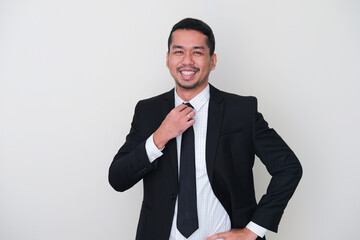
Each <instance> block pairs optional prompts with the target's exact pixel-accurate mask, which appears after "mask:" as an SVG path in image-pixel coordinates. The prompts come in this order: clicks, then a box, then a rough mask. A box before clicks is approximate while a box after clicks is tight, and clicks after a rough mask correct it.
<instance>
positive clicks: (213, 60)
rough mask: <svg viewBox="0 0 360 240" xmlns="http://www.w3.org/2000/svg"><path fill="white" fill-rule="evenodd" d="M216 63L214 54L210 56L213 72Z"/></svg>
mask: <svg viewBox="0 0 360 240" xmlns="http://www.w3.org/2000/svg"><path fill="white" fill-rule="evenodd" d="M216 62H217V57H216V54H215V53H214V54H213V55H212V56H211V70H214V69H215V67H216Z"/></svg>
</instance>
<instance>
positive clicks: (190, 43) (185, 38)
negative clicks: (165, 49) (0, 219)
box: [170, 29, 208, 48]
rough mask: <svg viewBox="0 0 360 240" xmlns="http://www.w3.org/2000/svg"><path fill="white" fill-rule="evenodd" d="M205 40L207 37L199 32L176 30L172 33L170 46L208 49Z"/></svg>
mask: <svg viewBox="0 0 360 240" xmlns="http://www.w3.org/2000/svg"><path fill="white" fill-rule="evenodd" d="M206 40H207V36H206V35H205V34H203V33H201V32H199V31H196V30H188V29H178V30H176V31H174V32H173V33H172V41H171V46H174V45H177V46H182V47H204V48H208V46H207V44H206ZM171 46H170V47H171Z"/></svg>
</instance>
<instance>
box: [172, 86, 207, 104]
mask: <svg viewBox="0 0 360 240" xmlns="http://www.w3.org/2000/svg"><path fill="white" fill-rule="evenodd" d="M206 86H207V84H205V85H204V86H201V87H200V86H199V87H197V88H194V89H186V88H182V87H180V86H179V85H176V93H177V95H178V96H179V97H180V98H181V99H182V100H184V101H185V102H189V101H190V100H191V99H193V98H194V97H196V96H197V95H198V94H199V93H201V92H202V91H203V90H204V89H205V88H206Z"/></svg>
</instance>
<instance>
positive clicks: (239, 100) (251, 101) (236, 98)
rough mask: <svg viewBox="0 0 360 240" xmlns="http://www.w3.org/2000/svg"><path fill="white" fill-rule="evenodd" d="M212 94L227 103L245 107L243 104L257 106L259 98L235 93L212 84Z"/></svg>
mask: <svg viewBox="0 0 360 240" xmlns="http://www.w3.org/2000/svg"><path fill="white" fill-rule="evenodd" d="M210 91H211V95H212V96H214V98H216V99H218V101H224V103H225V105H230V106H232V105H233V106H235V107H243V106H253V107H256V106H257V98H256V97H254V96H243V95H239V94H235V93H230V92H225V91H222V90H219V89H217V88H215V87H213V86H211V90H210Z"/></svg>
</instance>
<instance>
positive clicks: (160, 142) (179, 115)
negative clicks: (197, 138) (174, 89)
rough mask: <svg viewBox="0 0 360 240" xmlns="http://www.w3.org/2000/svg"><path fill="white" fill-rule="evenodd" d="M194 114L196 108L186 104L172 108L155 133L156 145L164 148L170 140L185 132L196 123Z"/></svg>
mask: <svg viewBox="0 0 360 240" xmlns="http://www.w3.org/2000/svg"><path fill="white" fill-rule="evenodd" d="M194 116H195V112H194V110H193V109H192V108H191V107H188V106H187V105H185V104H181V105H179V106H177V107H176V108H174V109H173V110H171V111H170V112H169V114H168V115H167V116H166V118H165V119H164V121H163V122H162V123H161V125H160V127H159V128H158V129H157V130H156V131H155V133H154V135H153V140H154V143H155V145H156V147H157V148H158V149H161V148H163V147H164V146H165V145H166V143H167V142H168V141H169V140H171V139H173V138H175V137H177V136H179V135H180V134H182V133H183V132H185V130H186V129H188V128H189V127H190V126H192V125H193V124H194V123H195V119H193V117H194Z"/></svg>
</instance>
